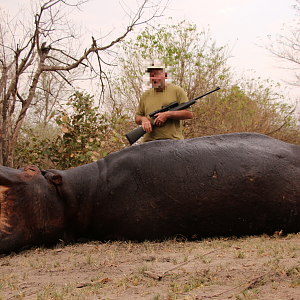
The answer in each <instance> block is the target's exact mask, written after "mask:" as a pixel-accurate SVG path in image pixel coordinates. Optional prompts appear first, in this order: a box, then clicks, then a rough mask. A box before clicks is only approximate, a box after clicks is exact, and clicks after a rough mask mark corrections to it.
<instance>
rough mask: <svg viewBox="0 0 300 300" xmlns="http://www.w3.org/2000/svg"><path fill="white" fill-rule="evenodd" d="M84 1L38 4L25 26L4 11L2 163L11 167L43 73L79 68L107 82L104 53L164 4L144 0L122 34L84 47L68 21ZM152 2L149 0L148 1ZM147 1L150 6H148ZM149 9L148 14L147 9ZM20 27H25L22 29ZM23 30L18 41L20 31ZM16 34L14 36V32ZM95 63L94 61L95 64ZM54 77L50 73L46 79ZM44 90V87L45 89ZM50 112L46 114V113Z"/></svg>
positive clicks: (0, 30)
mask: <svg viewBox="0 0 300 300" xmlns="http://www.w3.org/2000/svg"><path fill="white" fill-rule="evenodd" d="M84 2H86V1H84V0H79V1H78V2H76V3H75V4H70V3H68V2H66V1H64V0H48V1H45V2H43V3H42V4H41V5H40V6H39V7H37V9H36V12H35V13H34V16H33V19H32V23H31V24H29V25H26V24H25V22H23V23H21V28H19V27H18V26H17V25H18V24H19V23H15V24H14V23H13V21H12V20H8V19H7V17H6V16H5V14H4V13H3V12H2V14H1V16H0V17H1V23H0V70H1V78H0V96H1V102H0V130H1V131H0V135H1V136H0V165H5V166H9V167H13V153H14V148H15V145H16V142H17V139H18V136H19V133H20V129H21V127H22V124H23V121H24V118H25V116H26V114H27V113H28V110H29V108H30V107H31V106H32V104H33V100H34V96H35V95H36V91H37V89H38V88H42V84H41V82H42V80H41V78H42V74H46V73H51V75H52V76H53V75H55V76H57V77H58V78H59V80H65V81H67V82H68V78H69V74H74V72H75V71H77V70H79V68H81V72H83V71H84V70H85V69H89V70H90V73H91V74H93V75H94V76H98V77H99V80H100V85H101V88H102V96H103V95H104V90H105V86H106V84H105V81H106V82H107V81H108V77H107V74H106V72H105V70H104V66H105V62H104V60H103V56H104V55H105V54H106V53H107V52H108V51H110V50H111V49H112V48H113V47H114V46H115V45H117V44H118V43H119V42H120V41H121V40H122V39H124V38H125V37H126V36H127V35H128V33H130V32H131V31H132V30H133V28H134V27H135V26H137V25H140V24H143V23H147V22H148V21H149V20H151V19H153V18H155V17H157V16H159V15H160V14H161V13H162V11H163V9H164V7H161V6H160V5H159V4H161V1H159V2H157V3H156V5H155V4H153V2H151V3H152V4H151V3H150V1H149V0H143V2H142V3H141V5H140V7H139V8H138V10H137V12H136V13H135V14H134V15H132V16H131V17H130V22H129V25H128V27H127V28H126V30H125V31H124V33H123V34H121V35H120V36H119V37H117V38H116V39H114V40H112V41H111V42H109V43H107V44H106V45H103V46H102V45H99V39H96V38H94V37H91V45H90V46H88V47H87V48H86V49H84V50H81V48H80V47H79V45H78V44H79V43H80V40H79V36H78V34H77V32H76V29H74V27H73V26H71V21H70V20H68V18H67V17H68V14H69V13H70V11H69V9H70V8H75V9H77V8H79V7H80V5H82V4H83V3H84ZM148 2H149V3H148ZM147 4H151V5H149V6H148V7H147ZM146 9H150V10H151V14H150V17H149V18H145V17H144V11H145V10H146ZM20 30H22V31H20ZM20 32H21V38H20V39H18V37H17V34H16V33H18V34H19V33H20ZM14 35H16V36H14ZM95 61H96V64H95ZM48 78H50V77H48ZM48 90H49V89H48ZM44 91H46V90H45V89H44ZM48 113H49V111H47V112H45V114H46V115H48Z"/></svg>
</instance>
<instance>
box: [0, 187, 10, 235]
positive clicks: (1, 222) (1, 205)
mask: <svg viewBox="0 0 300 300" xmlns="http://www.w3.org/2000/svg"><path fill="white" fill-rule="evenodd" d="M8 190H9V188H8V187H6V186H3V185H1V186H0V236H3V235H7V234H9V233H10V232H9V228H10V227H11V226H10V225H9V224H8V215H9V212H8V211H7V204H8V203H7V200H6V199H7V195H8Z"/></svg>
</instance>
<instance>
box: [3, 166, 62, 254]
mask: <svg viewBox="0 0 300 300" xmlns="http://www.w3.org/2000/svg"><path fill="white" fill-rule="evenodd" d="M61 181H62V177H61V175H59V174H53V173H51V172H48V171H47V172H41V171H40V170H39V169H38V168H37V167H36V166H33V165H29V166H27V167H25V168H22V169H18V170H15V169H11V168H7V167H0V253H9V252H11V251H16V250H18V249H20V248H22V247H23V246H26V245H33V244H43V243H48V242H52V243H53V242H56V241H57V240H58V239H59V238H62V237H63V231H64V222H65V220H64V205H63V203H62V200H61V199H60V198H59V197H58V194H57V190H56V186H57V185H59V184H61Z"/></svg>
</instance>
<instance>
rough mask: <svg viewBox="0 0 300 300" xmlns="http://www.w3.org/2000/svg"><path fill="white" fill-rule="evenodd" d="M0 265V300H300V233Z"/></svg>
mask: <svg viewBox="0 0 300 300" xmlns="http://www.w3.org/2000/svg"><path fill="white" fill-rule="evenodd" d="M0 265H1V268H0V299H153V300H158V299H274V300H275V299H289V300H292V299H294V300H296V299H300V233H299V234H293V235H288V236H284V237H283V236H280V235H275V236H272V237H269V236H260V237H245V238H239V239H237V238H227V239H226V238H222V239H213V240H209V239H208V240H203V241H194V242H190V241H185V240H184V239H183V238H180V237H179V238H176V239H174V240H168V241H164V242H149V241H145V242H144V243H134V242H109V243H100V242H98V241H96V242H95V241H91V242H85V243H77V244H72V245H63V244H59V245H56V246H55V247H53V248H44V247H41V248H34V249H30V250H26V251H22V252H20V253H17V254H15V253H12V254H10V255H8V256H4V255H3V256H1V258H0Z"/></svg>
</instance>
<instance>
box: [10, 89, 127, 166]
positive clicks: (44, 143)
mask: <svg viewBox="0 0 300 300" xmlns="http://www.w3.org/2000/svg"><path fill="white" fill-rule="evenodd" d="M93 102H94V101H93V97H92V96H90V95H89V94H84V93H82V92H78V91H77V92H75V93H74V94H73V95H72V96H71V97H70V98H69V101H68V102H67V104H66V108H63V107H61V108H60V110H59V112H58V115H57V117H56V119H55V121H56V123H57V125H59V127H60V129H61V134H60V135H58V136H56V138H55V139H53V140H52V141H51V140H50V139H49V138H46V139H42V140H38V139H36V138H35V137H32V138H31V139H30V140H27V141H25V142H22V141H21V142H19V144H18V147H17V151H18V152H17V153H16V161H18V163H19V164H26V163H33V164H36V165H38V166H40V167H44V165H45V161H47V162H48V164H47V166H49V165H50V166H54V167H56V168H59V169H68V168H72V167H75V166H79V165H82V164H87V163H91V162H93V161H96V160H98V159H99V158H102V157H105V156H106V155H107V154H108V153H110V152H113V151H116V150H120V149H121V148H122V147H123V146H124V141H123V139H122V138H123V135H121V134H120V133H119V132H120V131H121V128H123V127H125V125H124V124H125V122H126V121H127V119H128V117H127V115H126V114H125V113H123V112H122V111H121V109H120V108H118V107H115V109H114V110H113V112H112V113H111V114H108V113H100V112H99V109H98V107H93Z"/></svg>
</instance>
